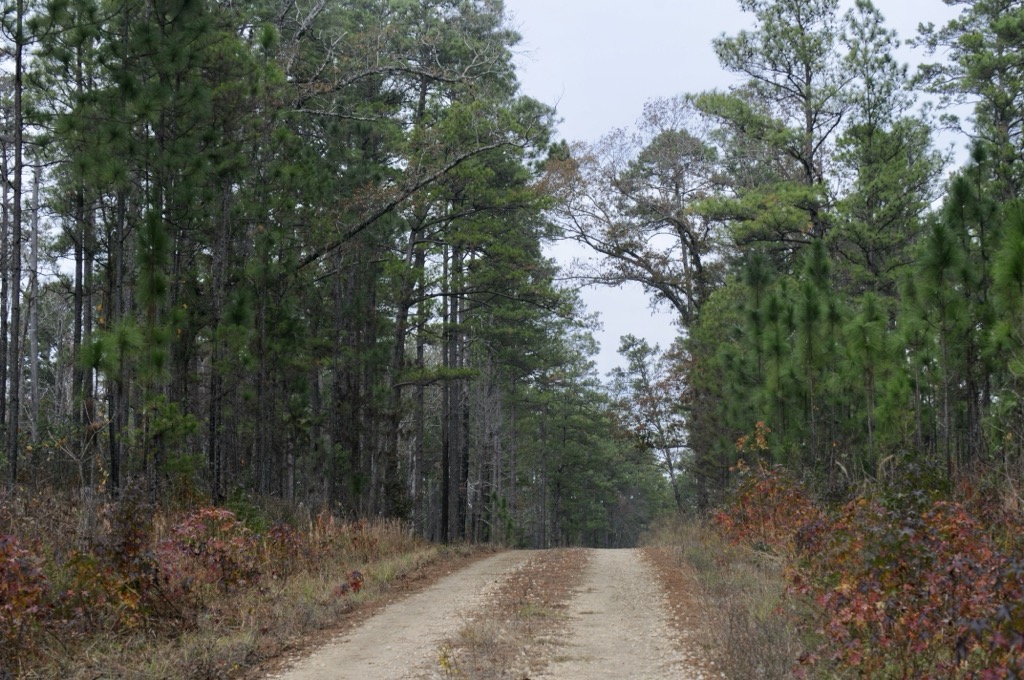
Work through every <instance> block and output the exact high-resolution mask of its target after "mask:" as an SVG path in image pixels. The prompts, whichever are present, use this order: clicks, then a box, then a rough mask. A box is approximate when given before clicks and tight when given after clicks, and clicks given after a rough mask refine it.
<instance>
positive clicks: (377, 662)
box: [272, 550, 707, 680]
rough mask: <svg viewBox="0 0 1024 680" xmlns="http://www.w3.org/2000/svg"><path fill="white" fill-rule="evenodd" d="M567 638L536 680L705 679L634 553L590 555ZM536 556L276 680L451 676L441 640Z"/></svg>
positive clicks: (425, 595)
mask: <svg viewBox="0 0 1024 680" xmlns="http://www.w3.org/2000/svg"><path fill="white" fill-rule="evenodd" d="M589 552H590V554H589V555H588V558H589V559H587V560H586V567H585V568H584V572H583V574H582V578H581V580H580V587H579V588H578V589H577V590H576V592H575V593H574V594H573V596H572V598H571V599H570V601H569V603H568V616H567V617H566V618H565V619H564V620H563V623H562V626H561V630H558V631H555V632H554V634H553V635H552V636H551V639H552V640H554V643H553V644H550V645H548V647H549V649H550V651H548V652H547V654H548V657H549V658H547V659H546V666H545V668H544V669H543V671H541V672H540V673H539V674H537V675H533V676H531V677H533V678H537V679H540V678H543V679H545V680H562V679H565V680H568V679H577V678H587V679H590V678H615V679H616V680H622V679H626V678H642V679H644V680H656V679H658V678H674V679H679V678H683V679H686V678H691V679H694V680H696V679H699V678H704V677H707V676H705V675H704V674H703V673H702V672H701V671H699V670H698V669H697V667H696V666H694V665H692V661H693V659H692V654H691V653H690V652H688V650H687V649H686V648H685V645H683V644H681V641H680V640H679V636H678V633H677V632H675V631H673V629H672V628H671V627H670V626H669V625H668V619H667V613H666V607H665V602H664V594H663V593H662V591H661V589H660V586H659V584H658V582H657V578H656V577H655V576H654V574H653V573H652V571H651V570H650V568H649V567H648V566H647V565H646V564H645V563H644V562H643V560H642V559H641V558H640V554H639V552H638V551H635V550H594V551H589ZM532 555H536V553H531V552H528V551H513V552H506V553H501V554H498V555H495V556H494V557H491V558H488V559H486V560H483V561H481V562H477V563H476V564H473V565H471V566H469V567H467V568H465V569H463V570H461V571H459V572H456V573H454V574H451V575H449V576H447V577H445V578H444V579H442V580H441V581H439V582H438V583H436V584H435V585H434V586H432V587H431V588H429V589H428V590H426V591H424V592H421V593H419V594H417V595H414V596H411V597H409V598H407V599H405V600H403V601H401V602H398V603H396V604H393V605H391V606H389V607H388V608H387V609H385V610H384V611H382V612H381V613H379V614H378V615H376V616H374V617H373V618H371V619H370V620H368V621H367V622H366V623H365V624H363V625H362V626H360V627H359V628H357V629H355V630H354V631H352V632H350V633H348V634H346V635H344V636H342V637H340V638H339V639H337V640H335V641H334V642H332V643H330V644H329V645H327V646H326V647H323V648H321V649H320V650H319V651H317V652H315V653H314V654H313V655H312V656H310V657H308V658H306V659H305V660H303V661H301V662H299V663H298V664H296V665H295V666H294V667H293V668H291V669H290V670H288V671H286V672H284V673H281V674H278V675H275V676H272V677H273V678H274V679H275V680H341V679H352V680H356V679H359V680H406V679H410V678H443V677H445V676H444V674H443V672H442V670H441V668H440V667H439V664H438V658H439V649H440V647H441V645H442V643H443V642H444V640H446V639H448V638H450V637H451V636H454V635H456V634H457V632H458V631H459V629H460V628H462V627H463V626H464V625H466V623H467V621H469V620H470V618H471V617H472V616H473V614H474V613H479V612H480V611H481V610H482V609H485V608H486V607H487V606H488V602H489V599H490V598H493V597H494V594H495V593H496V592H497V591H498V590H499V589H500V588H501V584H502V583H503V582H505V581H506V580H507V579H508V578H509V577H510V576H511V575H512V574H514V573H515V572H516V571H517V570H520V569H524V568H526V566H527V563H528V562H529V560H530V559H531V556H532Z"/></svg>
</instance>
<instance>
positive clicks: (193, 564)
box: [157, 508, 260, 604]
mask: <svg viewBox="0 0 1024 680" xmlns="http://www.w3.org/2000/svg"><path fill="white" fill-rule="evenodd" d="M256 547H257V544H256V540H255V537H254V536H253V533H252V532H251V531H249V529H247V528H246V527H245V526H244V525H243V524H242V523H241V522H240V521H238V519H237V518H236V517H235V515H234V513H232V512H231V511H230V510H224V509H221V508H203V509H200V510H197V511H196V512H193V513H191V514H189V515H188V516H186V517H185V519H184V520H183V521H182V522H181V523H180V524H178V525H176V526H175V527H174V528H173V529H172V530H171V538H169V539H167V540H165V541H163V542H162V543H161V544H160V546H159V547H158V551H157V552H158V556H159V564H160V574H161V577H162V580H163V585H164V588H165V590H166V592H167V595H168V597H170V598H173V599H181V600H182V601H186V602H187V601H190V600H191V601H193V603H194V604H201V603H202V598H203V592H202V591H203V587H204V586H207V587H208V586H216V587H218V588H220V589H221V590H223V591H227V590H232V589H236V588H239V587H242V586H245V585H247V584H249V583H252V582H254V581H256V579H257V578H258V577H259V572H260V570H259V560H258V556H257V550H256Z"/></svg>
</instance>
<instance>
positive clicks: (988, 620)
mask: <svg viewBox="0 0 1024 680" xmlns="http://www.w3.org/2000/svg"><path fill="white" fill-rule="evenodd" d="M742 474H743V475H744V477H743V479H742V481H741V483H740V485H739V487H738V489H737V492H736V494H735V496H734V499H733V501H732V503H731V504H730V505H729V506H728V507H727V508H725V509H724V510H723V511H721V512H720V513H719V514H718V515H717V516H716V524H717V526H718V527H719V530H720V531H722V532H723V533H724V534H725V535H727V536H728V537H729V538H731V539H732V540H734V541H741V542H745V543H748V544H750V545H753V546H755V547H757V548H759V549H763V550H767V551H770V552H773V553H775V554H779V555H783V556H785V557H786V559H787V560H788V563H789V566H788V573H789V578H790V581H791V584H792V585H791V592H793V593H794V594H798V595H803V596H806V597H807V598H809V599H811V600H813V601H814V602H815V603H816V604H817V606H818V608H819V610H820V612H821V613H822V619H823V622H822V624H821V633H822V634H823V639H824V640H825V643H824V645H823V646H822V648H821V649H819V650H817V652H816V653H815V654H809V655H807V656H806V657H805V658H804V659H803V662H804V665H805V669H804V670H806V668H809V667H813V666H815V665H822V664H824V665H825V666H829V667H830V668H831V672H832V673H839V674H844V673H846V672H850V673H853V674H856V675H859V676H866V677H897V678H940V677H941V678H949V677H978V678H1005V677H1019V676H1020V674H1021V673H1022V672H1024V660H1022V659H1024V566H1022V565H1021V563H1020V562H1019V561H1015V560H1014V559H1012V558H1011V556H1010V555H1008V554H1007V553H1006V552H1005V551H1003V550H1002V545H1001V544H1000V542H997V541H996V540H994V538H993V536H992V535H991V533H990V531H988V530H987V527H985V526H984V525H982V524H981V523H980V522H979V521H978V520H977V519H976V518H975V516H974V515H973V514H972V513H971V512H969V511H968V509H967V508H966V507H965V506H964V505H963V504H960V503H957V502H952V501H945V500H934V499H933V498H931V497H928V496H927V495H924V494H920V495H917V496H911V497H903V498H901V499H900V500H899V502H893V500H892V499H888V501H887V502H884V503H883V502H882V501H880V500H878V499H872V498H864V497H862V498H857V499H855V500H853V501H851V502H849V503H847V504H846V505H844V506H842V507H841V508H839V509H838V510H837V511H836V512H834V513H829V512H826V511H825V510H824V509H823V508H821V507H820V506H818V505H817V504H815V503H814V502H813V501H811V499H810V497H809V495H808V494H807V493H806V492H805V491H804V490H803V489H802V487H801V486H800V485H799V484H798V483H796V482H795V481H793V480H791V479H788V478H787V477H786V475H785V473H784V472H783V471H781V470H779V469H765V468H759V469H757V470H754V471H749V470H744V471H742Z"/></svg>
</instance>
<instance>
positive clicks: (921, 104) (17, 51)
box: [0, 0, 1024, 546]
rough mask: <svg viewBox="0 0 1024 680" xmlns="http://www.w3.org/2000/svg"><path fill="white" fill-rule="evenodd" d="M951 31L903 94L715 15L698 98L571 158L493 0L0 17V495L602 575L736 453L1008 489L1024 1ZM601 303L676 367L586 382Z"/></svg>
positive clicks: (629, 358) (884, 60) (806, 14)
mask: <svg viewBox="0 0 1024 680" xmlns="http://www.w3.org/2000/svg"><path fill="white" fill-rule="evenodd" d="M948 4H957V5H959V6H961V8H962V9H961V14H960V16H959V18H957V19H955V20H954V21H952V22H950V23H949V24H948V25H945V26H937V27H936V26H931V25H925V26H923V27H922V31H921V33H920V34H919V35H918V36H916V37H913V39H914V41H915V43H916V45H917V47H918V49H919V52H918V54H919V55H920V56H922V58H923V59H924V61H926V62H928V61H929V59H933V60H934V62H935V63H926V64H925V65H924V66H923V67H921V68H920V69H918V70H916V71H910V70H909V69H908V68H907V67H906V66H904V65H903V64H901V62H900V60H899V57H898V55H897V52H896V50H897V48H898V46H899V42H898V40H897V36H895V35H894V34H893V33H892V32H891V31H890V30H889V29H887V28H886V24H885V21H884V18H883V17H882V16H881V15H880V14H879V13H878V12H877V11H876V10H875V8H874V7H873V6H872V5H871V3H870V2H868V1H867V0H858V1H857V2H856V3H855V6H853V7H852V8H851V9H849V10H848V11H847V10H846V9H844V8H845V5H844V7H843V8H841V7H840V3H839V2H838V0H775V1H769V0H741V1H740V5H741V6H742V7H743V9H744V10H745V11H746V12H748V13H749V15H750V17H751V21H752V26H753V28H752V29H750V30H748V31H742V32H739V33H737V34H735V35H728V34H723V35H722V36H721V37H719V38H718V39H716V40H715V42H714V47H715V50H716V52H717V54H718V57H719V60H720V63H721V65H722V67H723V68H724V69H725V71H727V72H729V74H730V78H731V80H732V82H734V83H735V85H734V86H732V87H728V88H722V89H720V90H716V91H712V92H702V93H691V94H684V95H680V96H678V97H676V98H672V99H667V100H658V101H652V102H651V103H649V104H648V106H647V107H646V109H645V110H644V111H643V115H642V117H641V119H640V121H639V122H638V124H637V127H636V129H633V130H620V131H615V132H612V133H610V134H608V135H607V136H606V137H604V138H603V139H601V140H598V141H594V142H578V143H572V144H570V143H566V142H558V141H557V127H556V123H557V114H556V111H554V110H553V109H552V108H551V107H550V106H548V105H546V104H544V103H541V102H538V101H536V100H534V99H531V98H529V97H527V96H524V94H523V93H522V92H521V91H520V87H519V84H518V82H517V79H516V73H515V66H514V63H513V54H514V49H515V46H516V44H517V42H518V40H519V36H518V35H517V34H516V32H515V30H513V28H512V27H511V26H510V25H509V21H508V19H507V17H506V16H505V13H504V8H503V3H502V2H501V0H344V1H339V2H336V3H328V2H326V1H325V0H259V1H256V2H222V3H213V2H207V0H121V1H119V2H111V1H109V0H45V1H44V0H17V2H16V3H12V4H10V5H8V6H7V7H6V8H5V13H4V17H3V35H4V40H5V50H4V52H3V59H4V62H5V65H4V69H3V73H4V75H3V83H2V88H3V92H2V97H3V99H2V102H3V109H2V114H0V115H2V122H0V124H2V126H3V133H2V136H0V162H2V163H3V173H4V175H5V177H6V178H7V181H6V182H5V183H4V184H3V198H2V205H3V213H2V216H3V223H2V227H3V239H2V242H0V259H2V261H3V263H4V266H3V267H2V268H0V344H2V346H0V355H2V356H4V357H6V361H4V362H0V384H2V385H5V386H6V389H4V390H0V413H2V414H3V419H2V420H3V424H4V429H3V439H4V450H5V455H4V456H3V458H2V466H3V469H4V472H5V478H6V480H7V483H8V484H9V485H10V486H12V487H13V486H19V485H29V486H33V485H35V486H48V487H56V488H60V489H65V490H90V489H91V490H92V492H97V491H98V492H100V493H104V494H109V495H110V496H112V497H113V496H116V495H117V494H118V493H119V492H120V491H121V490H123V489H125V488H128V487H129V486H134V487H137V488H139V489H142V490H143V491H144V493H145V494H147V495H149V496H150V497H151V498H153V499H154V500H159V501H162V502H169V503H189V502H192V501H193V500H196V499H210V500H212V501H213V502H215V503H218V504H224V503H226V504H228V505H230V504H231V503H239V502H241V501H242V500H245V499H251V498H267V497H274V498H278V499H281V501H283V502H285V503H289V504H293V505H298V504H303V505H305V506H307V507H323V506H327V507H330V508H332V509H333V510H335V511H336V512H338V513H339V514H342V515H346V516H349V517H369V516H388V517H399V518H405V519H408V520H410V521H411V522H412V525H413V527H414V528H415V531H417V532H418V533H420V534H422V535H423V536H425V537H428V538H431V539H436V540H441V541H450V540H457V539H470V540H478V541H487V540H494V541H503V542H510V543H516V544H523V545H534V546H549V545H555V544H567V543H589V544H595V545H623V544H628V543H631V542H633V541H635V539H636V537H637V535H638V533H639V532H640V531H641V530H642V528H643V527H644V526H646V524H647V523H648V522H649V521H650V520H651V519H652V518H653V517H654V516H655V515H657V514H659V513H662V512H664V511H666V510H669V509H672V508H674V509H676V510H678V511H681V512H690V511H696V510H701V509H706V508H708V507H711V506H713V505H715V504H717V503H719V502H720V501H721V500H722V499H723V497H724V494H725V492H726V490H727V489H728V488H729V485H730V475H731V474H732V473H731V472H730V470H731V469H732V468H733V466H734V465H735V464H736V462H737V461H738V460H739V459H740V458H744V459H746V460H748V461H753V460H755V459H761V460H763V461H765V462H766V463H768V464H776V463H780V464H784V465H785V466H786V467H787V468H789V469H790V470H792V471H794V472H795V473H796V474H798V475H799V476H801V477H802V478H804V479H805V480H807V482H808V483H809V484H812V485H813V486H814V488H815V489H817V490H818V491H819V492H820V493H821V494H823V495H825V496H831V497H836V498H842V497H844V496H845V495H846V494H848V493H849V492H850V491H851V489H854V488H857V487H858V486H859V485H861V484H863V483H864V482H870V481H881V482H886V481H892V480H895V479H897V478H899V479H909V478H912V479H913V480H916V481H914V483H920V484H928V485H933V486H936V485H937V486H943V485H946V486H947V487H948V486H949V485H951V484H952V483H953V482H955V480H956V479H958V478H960V477H963V476H967V475H972V474H982V475H995V476H997V477H999V478H1000V479H1002V480H1004V482H1005V483H1006V484H1008V485H1010V487H1011V488H1013V489H1016V488H1017V484H1018V480H1019V479H1020V473H1021V468H1022V460H1021V456H1022V453H1024V450H1022V446H1024V204H1022V203H1019V202H1018V201H1017V196H1018V193H1019V192H1020V189H1021V182H1022V181H1024V170H1022V168H1024V164H1022V163H1021V161H1022V160H1024V159H1022V158H1021V155H1022V153H1024V136H1022V133H1024V118H1022V114H1021V111H1024V75H1022V73H1021V63H1020V54H1021V50H1020V46H1021V43H1022V41H1024V5H1022V4H1021V3H1019V2H1010V1H1008V0H971V1H969V2H956V3H954V2H952V0H948ZM665 76H666V78H671V77H672V74H671V72H667V73H666V74H665ZM958 116H959V117H958ZM950 132H952V133H953V135H952V136H953V138H954V139H955V140H956V141H955V144H956V145H958V146H963V145H964V144H967V143H969V144H970V155H969V158H968V159H967V160H966V162H965V163H962V164H961V165H960V166H959V167H957V166H956V164H955V163H954V162H953V157H952V156H951V154H950V153H949V150H948V149H947V148H945V147H944V146H943V145H942V144H941V143H940V142H939V141H938V139H939V135H940V133H941V134H944V135H946V137H945V138H946V139H947V142H946V144H948V139H949V138H950V136H949V133H950ZM556 238H570V239H575V240H577V241H579V242H581V243H583V244H585V245H587V246H589V247H590V248H592V249H593V251H594V252H596V253H597V254H598V255H599V258H598V259H597V260H595V261H594V263H593V265H592V266H590V267H589V268H588V269H586V270H580V271H572V272H562V271H559V268H558V267H557V266H556V264H555V263H554V262H552V261H551V260H550V259H548V258H546V257H545V255H544V250H543V248H544V246H545V244H547V243H549V242H551V241H552V240H553V239H556ZM566 279H568V280H569V281H570V283H569V284H566V283H559V282H560V281H565V280H566ZM625 282H638V283H640V284H641V285H642V286H643V287H644V289H645V290H646V291H647V292H648V293H649V294H650V296H651V299H652V303H653V304H663V305H667V306H669V307H671V308H672V309H673V310H674V312H675V313H676V315H677V320H678V324H679V328H680V337H679V340H678V341H677V343H676V344H675V345H674V346H673V347H672V348H668V349H665V350H664V351H662V349H661V348H657V347H651V346H649V345H648V344H647V343H646V342H645V341H644V340H642V339H639V338H634V337H626V338H623V339H622V346H621V348H620V352H621V354H622V361H623V367H622V368H620V369H617V370H616V371H614V372H613V374H612V375H611V376H610V377H609V380H608V382H607V383H604V384H603V383H602V381H601V379H600V377H599V376H598V375H597V374H596V372H595V369H594V366H593V363H592V362H591V360H590V357H591V356H592V355H593V353H594V341H593V338H592V336H591V334H590V331H591V330H592V329H593V327H594V323H595V321H594V320H593V319H592V318H590V317H589V316H588V315H587V313H586V310H585V309H584V308H583V306H582V305H581V303H580V301H579V299H578V296H577V294H576V288H577V287H578V286H580V285H584V284H595V285H620V284H622V283H625ZM82 493H85V491H82Z"/></svg>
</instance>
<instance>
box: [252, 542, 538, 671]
mask: <svg viewBox="0 0 1024 680" xmlns="http://www.w3.org/2000/svg"><path fill="white" fill-rule="evenodd" d="M529 558H530V553H529V552H526V551H520V552H505V553H501V554H498V555H495V556H494V557H490V558H488V559H486V560H483V561H480V562H477V563H475V564H473V565H471V566H469V567H467V568H465V569H462V570H460V571H458V572H456V573H454V574H451V575H449V576H446V577H445V578H443V579H441V580H440V581H438V582H437V583H436V584H435V585H434V586H432V587H431V588H429V589H427V590H425V591H423V592H422V593H418V594H416V595H413V596H412V597H409V598H407V599H405V600H402V601H400V602H397V603H395V604H393V605H391V606H389V607H387V608H386V609H385V610H384V611H382V612H381V613H379V614H377V615H376V616H374V617H373V618H371V619H369V620H368V621H367V622H366V623H364V624H363V625H361V626H360V627H359V628H357V629H355V630H353V631H350V632H349V633H347V634H345V635H343V636H341V637H340V638H338V639H337V640H336V641H335V642H332V643H330V644H328V645H327V646H325V647H322V648H320V649H319V650H317V651H316V652H314V653H313V655H312V656H310V657H308V658H306V659H304V660H302V661H300V662H298V663H297V664H296V665H295V666H294V667H293V668H291V669H290V670H288V671H285V672H283V673H279V674H277V675H273V676H271V678H275V679H277V680H407V679H409V678H417V677H431V676H432V675H434V672H435V670H436V668H437V663H438V648H439V645H440V644H441V641H442V640H443V639H444V638H445V636H447V635H451V634H453V633H455V631H457V630H458V629H459V627H461V626H462V625H463V623H464V621H465V615H466V614H467V613H469V612H470V611H472V610H473V609H474V608H475V607H477V606H480V605H481V604H483V603H484V602H486V598H487V595H488V593H490V592H491V591H492V590H493V589H494V588H495V587H496V586H497V585H498V584H499V583H500V582H501V580H502V577H503V576H505V575H507V574H508V573H509V572H511V571H512V570H514V569H516V568H517V567H519V566H520V565H522V564H523V563H524V562H526V561H527V560H528V559H529Z"/></svg>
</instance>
